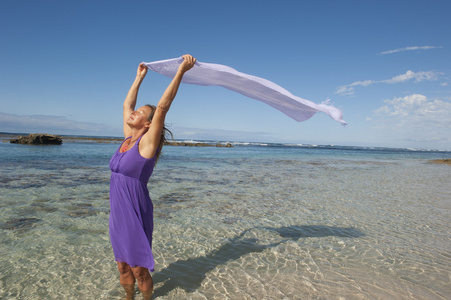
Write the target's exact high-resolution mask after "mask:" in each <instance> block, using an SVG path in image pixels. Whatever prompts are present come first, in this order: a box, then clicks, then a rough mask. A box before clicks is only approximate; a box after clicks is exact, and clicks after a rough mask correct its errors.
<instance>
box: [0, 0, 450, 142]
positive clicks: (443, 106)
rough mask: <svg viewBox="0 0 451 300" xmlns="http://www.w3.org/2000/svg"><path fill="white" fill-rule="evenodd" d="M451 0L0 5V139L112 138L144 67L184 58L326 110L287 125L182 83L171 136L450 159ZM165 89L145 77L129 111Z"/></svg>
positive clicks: (259, 109)
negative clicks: (374, 149) (261, 81)
mask: <svg viewBox="0 0 451 300" xmlns="http://www.w3.org/2000/svg"><path fill="white" fill-rule="evenodd" d="M450 12H451V1H447V0H446V1H445V0H443V1H434V0H432V1H416V0H408V1H375V0H374V1H362V0H359V1H337V0H333V1H327V0H325V1H294V0H293V1H283V0H282V1H233V0H232V1H188V0H187V1H1V2H0V40H1V47H0V104H1V105H0V131H6V132H49V133H57V134H82V135H95V136H121V134H122V128H121V126H122V116H121V113H122V111H121V109H122V101H123V99H124V97H125V95H126V93H127V91H128V89H129V87H130V85H131V83H132V82H133V79H134V76H135V74H136V68H137V66H138V64H139V63H140V62H142V61H145V62H150V61H155V60H162V59H168V58H173V57H178V56H181V55H182V54H185V53H190V54H192V55H193V56H195V57H196V58H197V59H198V60H199V61H202V62H208V63H218V64H224V65H228V66H230V67H232V68H235V69H236V70H238V71H240V72H244V73H248V74H251V75H255V76H259V77H263V78H266V79H268V80H271V81H273V82H275V83H277V84H278V85H280V86H282V87H284V88H285V89H287V90H288V91H290V92H291V93H292V94H294V95H297V96H299V97H302V98H305V99H308V100H311V101H313V102H317V103H319V102H322V101H324V100H326V99H328V98H330V100H331V103H333V105H335V106H336V107H338V108H340V109H342V110H343V112H344V119H345V120H346V121H347V122H348V123H349V125H348V126H347V127H346V128H344V127H342V126H341V125H340V124H339V123H338V122H336V121H333V120H332V119H331V118H329V117H328V116H327V115H325V114H323V113H318V114H316V115H315V116H314V117H313V118H311V119H310V120H308V121H305V122H300V123H298V122H296V121H294V120H292V119H291V118H289V117H287V116H286V115H284V114H283V113H281V112H279V111H277V110H275V109H273V108H271V107H270V106H268V105H266V104H264V103H261V102H259V101H256V100H253V99H249V98H246V97H244V96H242V95H240V94H237V93H233V92H231V91H229V90H226V89H223V88H221V87H202V86H194V85H182V86H181V88H180V90H179V94H178V96H177V98H176V100H175V102H174V104H173V106H172V108H171V111H170V112H169V114H168V116H167V123H168V124H169V125H170V126H171V129H172V131H173V132H174V134H175V137H176V138H180V139H212V140H227V141H255V142H257V141H258V142H286V143H300V144H326V145H328V144H334V145H356V146H383V147H409V148H426V149H444V150H451V59H450V58H451V55H450V54H451V51H450V50H451V39H450V36H451V18H450ZM168 83H169V80H168V79H167V78H165V77H164V76H162V75H159V74H156V73H153V72H149V73H148V75H147V77H146V79H145V81H144V83H143V84H142V87H141V90H140V94H139V99H138V105H143V104H146V103H151V104H155V103H156V102H157V101H158V100H159V98H160V96H161V94H162V93H163V91H164V89H165V88H166V86H167V84H168Z"/></svg>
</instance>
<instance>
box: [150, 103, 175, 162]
mask: <svg viewBox="0 0 451 300" xmlns="http://www.w3.org/2000/svg"><path fill="white" fill-rule="evenodd" d="M145 106H147V107H150V114H149V117H148V118H147V120H148V121H149V122H152V119H153V115H154V114H155V110H156V109H157V108H156V107H155V105H150V104H146V105H145ZM168 136H170V137H171V139H174V136H173V135H172V132H171V131H170V130H169V129H167V128H166V125H163V130H162V131H161V137H160V143H159V144H158V149H157V160H156V161H158V159H159V158H160V155H161V153H162V150H163V146H164V143H165V142H166V141H167V140H168Z"/></svg>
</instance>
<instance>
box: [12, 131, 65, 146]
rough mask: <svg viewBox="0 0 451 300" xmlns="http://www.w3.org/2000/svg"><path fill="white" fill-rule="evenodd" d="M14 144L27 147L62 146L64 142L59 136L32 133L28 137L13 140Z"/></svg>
mask: <svg viewBox="0 0 451 300" xmlns="http://www.w3.org/2000/svg"><path fill="white" fill-rule="evenodd" d="M10 143H13V144H26V145H61V144H62V143H63V140H62V139H61V137H59V136H58V135H54V134H46V133H31V134H29V135H28V136H19V138H17V139H15V140H11V141H10Z"/></svg>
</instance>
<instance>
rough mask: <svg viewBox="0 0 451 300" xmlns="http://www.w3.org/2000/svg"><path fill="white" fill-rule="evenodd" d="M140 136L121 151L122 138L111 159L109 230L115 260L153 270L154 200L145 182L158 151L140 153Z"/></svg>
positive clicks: (151, 170) (150, 172)
mask: <svg viewBox="0 0 451 300" xmlns="http://www.w3.org/2000/svg"><path fill="white" fill-rule="evenodd" d="M129 138H131V137H128V138H126V139H125V140H124V142H125V141H126V140H127V139H129ZM140 140H141V137H140V138H139V139H138V140H137V142H136V143H135V145H134V146H133V147H132V148H130V149H129V150H128V151H126V152H124V153H121V152H120V149H121V147H122V144H123V143H124V142H122V144H121V146H120V147H119V149H118V150H117V151H116V152H115V153H114V155H113V157H112V158H111V160H110V169H111V179H110V220H109V230H110V239H111V245H112V246H113V252H114V257H115V260H116V261H117V262H125V263H127V264H128V265H130V266H131V267H144V268H147V269H149V271H151V272H153V271H154V266H155V262H154V258H153V254H152V231H153V204H152V201H151V199H150V196H149V190H148V189H147V183H148V181H149V178H150V175H152V172H153V168H154V166H155V161H156V156H157V155H156V154H155V156H154V157H153V158H150V159H147V158H144V157H142V156H141V154H140V153H139V150H138V145H139V142H140Z"/></svg>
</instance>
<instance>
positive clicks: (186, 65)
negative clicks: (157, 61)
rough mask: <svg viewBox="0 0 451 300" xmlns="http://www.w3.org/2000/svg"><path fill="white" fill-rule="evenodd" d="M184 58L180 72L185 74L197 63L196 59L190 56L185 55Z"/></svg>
mask: <svg viewBox="0 0 451 300" xmlns="http://www.w3.org/2000/svg"><path fill="white" fill-rule="evenodd" d="M182 57H183V62H182V63H181V64H180V66H179V71H180V72H182V73H185V72H186V71H188V70H189V69H191V68H192V67H193V66H194V64H195V63H196V59H195V58H194V57H192V56H191V55H189V54H185V55H183V56H182Z"/></svg>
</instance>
